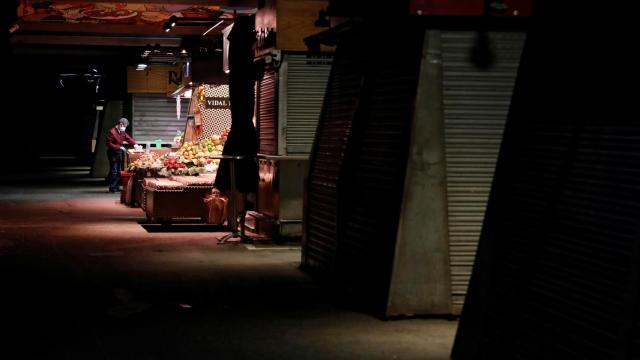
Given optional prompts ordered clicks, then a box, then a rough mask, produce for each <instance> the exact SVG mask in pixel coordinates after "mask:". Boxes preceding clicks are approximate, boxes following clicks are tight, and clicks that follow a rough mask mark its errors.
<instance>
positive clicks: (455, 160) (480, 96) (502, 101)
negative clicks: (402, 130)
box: [442, 32, 525, 313]
mask: <svg viewBox="0 0 640 360" xmlns="http://www.w3.org/2000/svg"><path fill="white" fill-rule="evenodd" d="M488 35H489V39H490V43H491V49H492V51H493V55H494V59H495V62H494V64H493V65H492V66H491V67H489V68H486V69H479V68H477V67H476V66H475V65H474V64H473V63H472V62H471V60H470V53H471V49H472V47H473V45H474V42H475V39H476V36H477V35H476V33H474V32H442V59H443V102H444V117H445V146H446V161H447V195H448V202H449V206H448V222H449V244H450V249H449V254H450V264H451V289H452V304H453V311H454V313H460V310H461V308H462V304H463V303H464V298H465V295H466V292H467V286H468V284H469V278H470V276H471V270H472V266H473V261H474V258H475V254H476V247H477V243H478V239H479V237H480V230H481V228H482V222H483V219H484V213H485V209H486V206H487V199H488V197H489V190H490V188H491V182H492V180H493V173H494V169H495V165H496V161H497V158H498V150H499V148H500V143H501V141H502V133H503V129H504V124H505V122H506V120H507V113H508V111H509V104H510V101H511V95H512V92H513V86H514V82H515V78H516V74H517V70H518V65H519V61H520V55H521V53H522V47H523V45H524V38H525V35H524V34H523V33H513V32H502V33H489V34H488Z"/></svg>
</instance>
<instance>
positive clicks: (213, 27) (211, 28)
mask: <svg viewBox="0 0 640 360" xmlns="http://www.w3.org/2000/svg"><path fill="white" fill-rule="evenodd" d="M223 22H224V20H220V21H218V22H217V23H216V24H215V25H213V26H212V27H210V28H209V30H207V31H205V32H204V34H202V36H205V35H207V34H208V33H209V32H210V31H211V30H213V29H215V28H217V27H218V25H220V24H222V23H223Z"/></svg>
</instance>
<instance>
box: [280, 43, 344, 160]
mask: <svg viewBox="0 0 640 360" xmlns="http://www.w3.org/2000/svg"><path fill="white" fill-rule="evenodd" d="M331 63H332V56H331V55H321V56H307V55H305V54H286V55H285V56H284V62H283V64H282V66H281V68H280V76H281V81H280V84H281V86H280V90H279V92H280V106H279V107H280V109H281V110H280V113H279V124H280V134H281V136H280V139H282V140H281V141H280V143H279V149H278V152H279V154H280V155H309V153H310V152H311V146H312V145H313V139H314V137H315V134H316V127H317V126H318V119H319V118H320V111H321V109H322V102H323V101H324V93H325V90H326V88H327V82H328V81H329V72H330V71H331Z"/></svg>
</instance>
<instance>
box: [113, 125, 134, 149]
mask: <svg viewBox="0 0 640 360" xmlns="http://www.w3.org/2000/svg"><path fill="white" fill-rule="evenodd" d="M125 141H126V142H128V143H129V144H131V145H135V144H136V141H135V140H134V139H133V138H132V137H131V136H129V134H127V132H126V131H120V130H118V129H116V128H111V130H109V134H107V148H108V149H109V150H118V149H120V146H122V143H123V142H125Z"/></svg>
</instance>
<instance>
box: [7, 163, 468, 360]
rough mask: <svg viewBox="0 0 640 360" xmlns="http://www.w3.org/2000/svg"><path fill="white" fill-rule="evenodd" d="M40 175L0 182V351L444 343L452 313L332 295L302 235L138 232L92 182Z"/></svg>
mask: <svg viewBox="0 0 640 360" xmlns="http://www.w3.org/2000/svg"><path fill="white" fill-rule="evenodd" d="M47 176H48V175H47ZM47 176H44V175H43V176H36V177H35V178H38V179H48V180H44V181H43V180H40V181H35V182H34V181H31V182H26V181H12V183H7V182H6V181H5V183H4V184H0V283H1V284H2V292H1V293H0V294H1V295H0V318H1V319H2V327H3V329H4V335H2V341H1V343H2V344H1V346H0V357H1V358H2V359H7V360H9V359H447V358H448V357H449V352H450V349H451V343H452V340H453V336H454V332H455V328H456V326H457V322H453V321H446V320H424V319H416V320H402V321H386V322H385V321H380V320H378V319H375V318H372V317H370V316H368V315H366V314H363V313H360V312H357V311H354V310H352V309H351V308H350V307H349V306H344V305H340V302H338V301H337V300H336V299H334V298H332V297H331V296H330V295H328V294H327V292H326V289H323V288H322V287H320V285H318V283H316V282H314V281H312V280H311V279H310V278H308V277H307V276H306V275H305V274H304V273H302V272H301V271H300V270H299V269H298V266H299V262H300V250H299V248H295V247H294V248H291V247H289V248H286V247H272V248H268V249H262V248H261V249H257V250H251V249H249V248H247V247H246V246H244V245H224V246H220V245H217V244H216V242H215V239H214V236H215V235H216V234H215V233H211V232H164V233H163V232H147V231H146V230H145V229H144V228H143V227H142V226H141V224H140V223H139V221H142V220H143V219H144V216H143V213H142V211H141V210H140V209H132V208H127V207H125V206H123V205H121V204H119V202H118V195H117V194H108V193H107V192H106V190H105V189H106V188H105V187H104V186H103V185H102V184H101V183H99V182H96V181H94V180H90V179H85V178H82V177H74V176H73V175H70V176H69V177H67V178H65V179H62V180H61V181H57V182H56V181H54V180H53V179H51V178H50V177H47ZM32 178H33V177H32ZM42 182H46V183H47V184H48V185H44V186H43V185H39V184H38V183H42ZM16 183H21V184H25V183H30V184H31V185H15V184H16Z"/></svg>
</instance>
